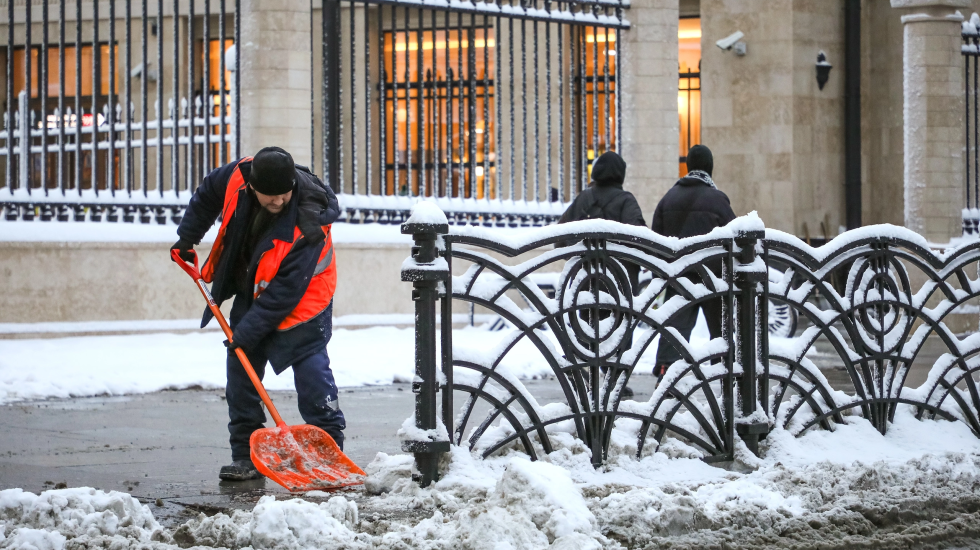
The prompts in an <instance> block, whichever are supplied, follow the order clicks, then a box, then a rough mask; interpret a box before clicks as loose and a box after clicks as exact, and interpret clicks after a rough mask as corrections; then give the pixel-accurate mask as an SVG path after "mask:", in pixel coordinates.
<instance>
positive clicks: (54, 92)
mask: <svg viewBox="0 0 980 550" xmlns="http://www.w3.org/2000/svg"><path fill="white" fill-rule="evenodd" d="M115 48H116V52H115V53H116V60H117V62H118V60H119V46H115ZM99 49H100V50H101V52H102V59H101V65H100V69H101V72H102V82H100V87H99V91H100V92H101V93H102V95H106V94H108V93H109V45H108V44H102V45H101V47H100V48H99ZM25 51H26V50H25V49H24V48H17V49H15V50H14V93H15V94H17V93H20V92H21V91H23V90H24V88H25V83H24V52H25ZM40 54H41V48H40V47H32V48H31V97H41V93H40V91H39V88H38V81H39V76H38V75H39V73H40V71H39V70H38V68H39V66H40V62H39V58H40ZM81 76H82V95H83V96H84V95H91V94H92V46H91V45H88V46H82V75H81ZM119 80H120V79H119V78H118V77H117V78H116V81H115V84H116V89H115V90H113V93H119ZM60 87H61V86H60V83H59V82H58V48H57V47H49V48H48V97H58V90H59V88H60ZM75 95H76V92H75V47H74V46H71V47H69V46H65V96H66V97H74V96H75Z"/></svg>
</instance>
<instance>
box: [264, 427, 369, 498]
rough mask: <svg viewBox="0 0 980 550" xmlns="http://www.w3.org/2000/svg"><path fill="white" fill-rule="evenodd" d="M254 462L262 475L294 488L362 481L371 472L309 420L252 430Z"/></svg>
mask: <svg viewBox="0 0 980 550" xmlns="http://www.w3.org/2000/svg"><path fill="white" fill-rule="evenodd" d="M249 443H250V446H251V448H252V463H254V464H255V468H256V469H258V471H259V472H261V473H262V475H264V476H266V477H268V478H269V479H271V480H273V481H275V482H276V483H278V484H279V485H282V486H283V487H285V488H286V489H289V490H290V491H293V492H301V491H314V490H330V489H339V488H341V487H348V486H351V485H360V484H362V483H364V478H365V477H367V475H366V474H365V473H364V470H361V469H360V468H358V467H357V464H354V461H352V460H351V459H350V458H348V457H347V455H345V454H344V452H343V451H341V450H340V447H338V446H337V443H336V442H335V441H334V440H333V438H332V437H330V435H329V434H328V433H327V432H325V431H323V430H321V429H320V428H317V427H316V426H310V425H309V424H303V425H302V426H277V427H275V428H263V429H261V430H256V431H255V432H253V433H252V437H251V439H250V440H249Z"/></svg>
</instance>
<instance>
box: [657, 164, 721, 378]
mask: <svg viewBox="0 0 980 550" xmlns="http://www.w3.org/2000/svg"><path fill="white" fill-rule="evenodd" d="M687 167H688V170H689V172H688V173H687V175H686V176H684V177H683V178H681V179H680V180H678V181H677V183H675V184H674V186H673V187H672V188H671V189H670V190H669V191H667V194H666V195H664V197H663V198H662V199H660V203H659V204H657V209H656V210H655V211H654V212H653V230H654V231H655V232H657V233H660V234H661V235H666V236H668V237H679V238H684V237H693V236H696V235H704V234H706V233H710V232H711V230H712V229H714V228H716V227H721V226H724V225H727V224H728V222H730V221H732V220H734V219H735V213H734V212H733V211H732V207H731V203H730V202H729V200H728V196H727V195H725V193H723V192H722V191H720V190H719V189H718V187H717V186H716V185H715V182H714V181H713V180H712V179H711V173H712V171H713V169H714V159H713V157H712V155H711V150H710V149H708V148H707V147H705V146H704V145H695V146H693V147H691V149H690V151H689V152H688V154H687ZM709 267H710V268H711V269H712V271H714V272H715V275H720V271H721V266H720V265H717V266H709ZM688 278H689V279H692V280H693V281H694V282H701V278H700V277H699V276H698V275H697V274H689V275H688ZM675 294H676V292H675V291H674V289H673V288H671V287H668V288H667V294H666V296H665V299H666V300H669V299H670V298H671V297H673V296H674V295H675ZM698 309H699V308H688V309H685V310H683V311H681V312H679V313H678V314H676V315H675V316H674V317H673V318H672V320H671V321H670V322H668V323H667V326H670V327H673V328H676V329H677V330H678V332H680V333H681V335H682V336H684V338H685V339H687V340H690V338H691V331H692V330H693V329H694V325H695V323H696V322H697V319H698ZM700 309H701V310H702V311H703V313H704V318H705V321H707V323H708V331H709V332H710V333H711V338H718V337H719V336H721V316H722V302H721V300H720V299H714V300H708V301H706V302H702V304H701V308H700ZM679 359H681V354H680V353H679V352H678V351H677V350H676V349H675V348H674V346H673V345H671V344H670V343H669V342H667V341H666V338H665V337H664V336H661V337H660V346H659V347H658V349H657V361H656V363H655V364H656V367H655V368H654V369H655V370H654V374H656V375H657V376H658V377H661V378H662V377H663V375H664V373H665V372H666V371H667V367H669V366H670V365H671V363H673V362H674V361H677V360H679Z"/></svg>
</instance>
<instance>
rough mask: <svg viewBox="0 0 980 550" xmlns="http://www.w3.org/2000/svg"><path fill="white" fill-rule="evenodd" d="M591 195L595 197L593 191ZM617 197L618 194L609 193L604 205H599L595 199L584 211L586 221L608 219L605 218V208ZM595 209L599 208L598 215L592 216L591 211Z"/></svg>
mask: <svg viewBox="0 0 980 550" xmlns="http://www.w3.org/2000/svg"><path fill="white" fill-rule="evenodd" d="M592 194H593V195H595V191H593V192H592ZM618 196H619V193H611V196H610V197H609V198H608V199H606V201H605V202H604V203H600V202H599V200H598V199H596V200H595V202H593V203H592V204H591V205H590V206H589V208H587V209H586V211H585V215H586V219H589V220H594V219H597V218H598V219H603V220H605V219H608V218H606V207H607V206H609V203H611V202H612V201H613V199H615V198H616V197H618ZM596 207H598V208H599V212H598V215H593V214H592V212H593V209H594V208H596Z"/></svg>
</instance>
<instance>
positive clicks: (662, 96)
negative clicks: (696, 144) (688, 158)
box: [620, 0, 680, 223]
mask: <svg viewBox="0 0 980 550" xmlns="http://www.w3.org/2000/svg"><path fill="white" fill-rule="evenodd" d="M626 17H627V18H628V19H629V20H630V22H631V23H632V27H631V28H630V30H629V31H626V32H625V33H624V40H623V43H622V44H621V46H620V47H621V50H620V51H621V52H622V53H621V55H623V60H622V66H623V74H622V75H621V77H622V79H623V80H622V91H623V116H622V120H623V129H622V131H623V151H622V155H623V158H624V159H626V162H627V163H629V169H628V170H627V174H626V184H625V186H624V187H625V188H626V190H628V191H631V192H632V193H633V194H634V195H636V198H637V200H638V201H639V203H640V207H641V208H642V209H643V215H644V217H645V218H646V221H647V223H650V221H651V220H652V218H653V210H654V209H655V208H656V207H657V202H658V201H659V200H660V198H661V197H662V196H663V195H664V193H666V192H667V190H668V189H670V186H671V185H673V184H674V182H675V181H676V180H677V136H678V132H679V131H680V130H679V126H678V125H679V122H678V118H677V21H678V0H636V1H634V2H632V3H631V7H630V9H629V10H627V11H626Z"/></svg>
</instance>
